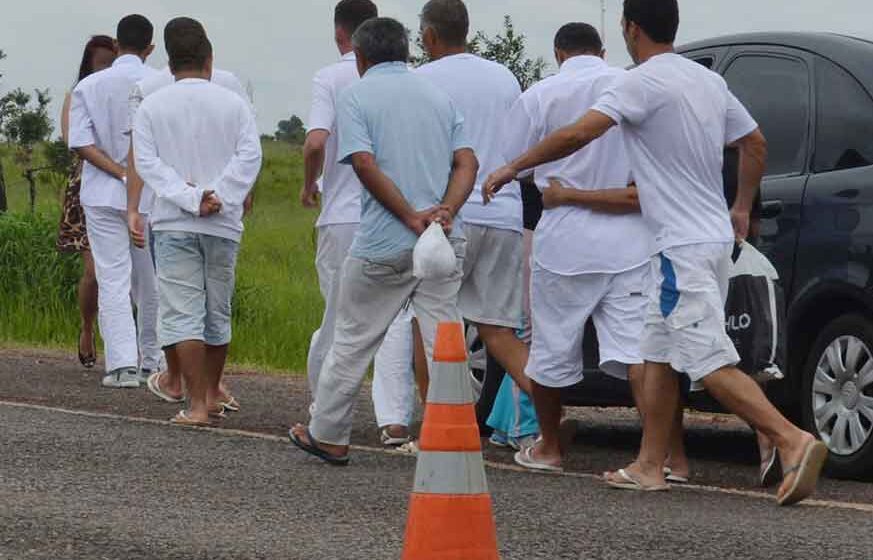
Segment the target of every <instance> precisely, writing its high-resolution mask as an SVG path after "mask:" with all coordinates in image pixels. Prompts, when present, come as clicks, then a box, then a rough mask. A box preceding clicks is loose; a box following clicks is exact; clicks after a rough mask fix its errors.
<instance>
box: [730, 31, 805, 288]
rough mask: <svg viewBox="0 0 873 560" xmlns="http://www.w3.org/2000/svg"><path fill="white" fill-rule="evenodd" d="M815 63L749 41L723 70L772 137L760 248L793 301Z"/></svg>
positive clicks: (798, 54)
mask: <svg viewBox="0 0 873 560" xmlns="http://www.w3.org/2000/svg"><path fill="white" fill-rule="evenodd" d="M811 66H812V58H811V55H808V54H806V53H803V52H801V51H795V50H793V49H789V48H782V47H776V46H763V45H762V46H756V45H745V46H737V47H734V48H733V49H732V50H731V52H730V56H729V57H728V59H727V60H726V61H725V63H724V66H723V70H722V72H723V75H724V78H725V80H726V81H727V84H728V87H729V88H730V90H731V91H732V92H733V93H734V95H736V96H737V98H738V99H739V100H740V101H741V102H742V103H743V105H745V106H746V108H747V109H748V110H749V112H750V113H751V114H752V116H753V117H754V118H755V120H756V121H757V122H758V124H759V126H760V127H761V130H762V132H763V133H764V136H765V137H766V138H767V143H768V158H767V170H766V173H765V177H764V181H763V183H762V185H761V191H762V197H763V208H762V217H761V218H762V219H761V223H760V232H759V235H758V238H759V242H758V248H759V249H761V250H762V251H763V252H764V253H765V254H766V255H767V256H768V257H769V258H770V259H771V261H772V262H773V264H774V265H775V266H776V268H777V270H778V271H779V274H780V276H781V278H782V284H783V287H784V288H785V291H786V295H787V296H788V298H789V301H790V298H791V296H792V293H793V287H794V263H795V259H796V255H797V246H798V239H799V232H800V224H801V219H802V217H803V212H802V209H803V197H804V190H805V188H806V184H807V180H808V168H809V159H810V157H809V152H810V146H811V137H812V132H811V131H812V127H811V122H812V118H813V113H814V111H813V93H812V86H811V84H812V77H811V76H812V73H811Z"/></svg>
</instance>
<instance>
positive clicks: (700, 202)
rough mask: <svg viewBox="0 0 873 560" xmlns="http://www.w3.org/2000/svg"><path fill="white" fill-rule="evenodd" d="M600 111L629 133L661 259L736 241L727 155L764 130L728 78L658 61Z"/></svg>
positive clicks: (627, 78) (669, 57) (685, 63)
mask: <svg viewBox="0 0 873 560" xmlns="http://www.w3.org/2000/svg"><path fill="white" fill-rule="evenodd" d="M593 109H594V110H596V111H599V112H601V113H603V114H604V115H606V116H608V117H609V118H611V119H612V120H614V121H615V122H616V123H619V124H621V125H623V127H624V130H625V138H626V140H627V148H628V154H629V155H630V159H631V165H632V167H633V174H634V178H635V179H636V183H637V186H638V187H639V192H640V204H641V205H642V209H643V216H644V217H645V218H646V221H647V223H648V225H649V229H650V232H651V234H652V236H653V237H654V249H655V251H657V252H661V251H663V250H665V249H669V248H671V247H678V246H682V245H691V244H696V243H730V242H732V241H733V239H734V234H733V227H732V226H731V221H730V215H729V213H728V211H727V203H726V202H725V198H724V188H723V180H722V165H723V159H724V147H725V145H727V144H730V143H732V142H735V141H736V140H738V139H740V138H742V137H743V136H746V135H747V134H750V133H751V132H753V131H754V130H755V129H756V128H757V127H758V125H757V124H756V123H755V121H754V119H752V117H751V116H750V115H749V112H748V111H746V109H745V107H743V105H742V104H741V103H740V102H739V101H738V100H737V98H736V97H734V95H733V94H732V93H731V92H730V91H729V90H728V87H727V84H726V83H725V81H724V79H723V78H722V77H721V76H719V75H718V74H716V73H715V72H712V71H710V70H708V69H706V68H704V67H703V66H701V65H700V64H698V63H696V62H694V61H691V60H688V59H686V58H684V57H682V56H679V55H678V54H673V53H668V54H662V55H658V56H655V57H652V58H651V59H649V60H648V61H647V62H645V63H643V64H641V65H640V66H638V67H637V68H634V69H633V70H631V71H629V72H628V73H627V74H625V75H624V76H623V77H622V78H620V79H619V81H618V82H617V83H616V84H615V87H614V88H612V89H611V90H610V91H608V92H607V93H606V94H604V96H603V97H602V98H601V99H600V100H599V101H598V102H597V103H596V104H595V106H594V107H593Z"/></svg>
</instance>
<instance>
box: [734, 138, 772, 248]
mask: <svg viewBox="0 0 873 560" xmlns="http://www.w3.org/2000/svg"><path fill="white" fill-rule="evenodd" d="M733 145H734V146H736V147H737V148H738V149H739V155H740V169H739V184H738V185H737V198H736V200H735V201H734V206H733V208H731V222H732V223H733V225H734V233H735V234H736V236H737V238H738V239H745V238H746V237H748V235H749V214H750V213H751V211H752V206H753V205H754V204H755V197H756V196H757V195H758V188H760V186H761V179H762V178H763V177H764V171H765V169H766V165H767V140H766V139H765V138H764V135H763V134H762V133H761V129H760V128H757V129H755V130H754V131H753V132H751V133H750V134H747V135H746V136H743V137H742V138H740V139H739V140H737V141H736V142H735V143H734V144H733Z"/></svg>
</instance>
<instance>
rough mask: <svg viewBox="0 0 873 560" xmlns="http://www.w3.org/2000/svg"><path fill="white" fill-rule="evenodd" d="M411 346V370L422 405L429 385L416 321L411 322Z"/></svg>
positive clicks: (424, 353)
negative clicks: (412, 341)
mask: <svg viewBox="0 0 873 560" xmlns="http://www.w3.org/2000/svg"><path fill="white" fill-rule="evenodd" d="M412 336H413V340H414V344H413V348H412V350H413V369H414V370H415V383H416V384H417V385H418V395H419V397H420V398H421V402H422V404H424V403H426V402H427V389H428V385H429V383H430V374H429V373H428V370H427V352H426V351H425V349H424V339H423V338H421V329H420V328H419V327H418V320H417V319H413V320H412Z"/></svg>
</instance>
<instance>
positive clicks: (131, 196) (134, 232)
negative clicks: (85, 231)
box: [127, 139, 145, 249]
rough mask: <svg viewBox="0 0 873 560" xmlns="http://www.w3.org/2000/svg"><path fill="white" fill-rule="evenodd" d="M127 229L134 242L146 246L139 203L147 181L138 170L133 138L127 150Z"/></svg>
mask: <svg viewBox="0 0 873 560" xmlns="http://www.w3.org/2000/svg"><path fill="white" fill-rule="evenodd" d="M127 161H128V164H129V165H128V168H127V229H128V232H129V233H130V239H131V241H133V244H134V245H136V246H137V247H139V248H140V249H142V248H143V247H145V221H144V220H143V217H142V215H141V214H140V213H139V203H140V200H141V199H142V189H143V186H145V182H144V181H143V180H142V178H141V177H140V176H139V174H138V173H137V172H136V165H135V163H134V161H135V158H134V154H133V140H132V139H131V141H130V149H129V150H128V152H127Z"/></svg>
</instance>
